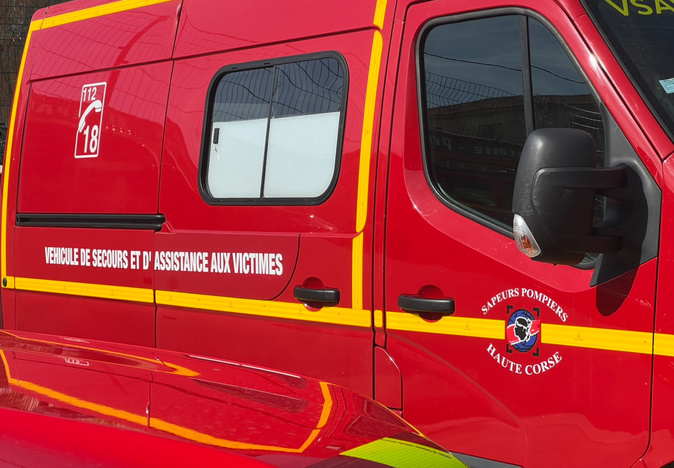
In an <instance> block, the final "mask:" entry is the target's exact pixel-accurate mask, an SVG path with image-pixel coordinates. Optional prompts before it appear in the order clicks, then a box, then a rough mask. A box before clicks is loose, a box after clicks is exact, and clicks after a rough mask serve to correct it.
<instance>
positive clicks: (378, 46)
mask: <svg viewBox="0 0 674 468" xmlns="http://www.w3.org/2000/svg"><path fill="white" fill-rule="evenodd" d="M387 3H388V0H377V6H376V7H375V13H374V20H373V24H374V26H375V27H377V28H378V30H377V31H375V32H374V36H373V38H372V52H371V55H370V68H369V70H368V76H367V88H366V91H365V107H364V108H363V133H362V135H361V140H360V164H359V167H358V192H357V198H356V238H355V239H354V242H353V253H352V258H353V263H352V280H351V281H352V289H351V297H352V304H351V306H352V307H353V308H355V309H360V308H362V307H363V239H362V234H363V229H365V223H366V221H367V205H368V196H369V193H370V163H371V160H372V141H373V133H374V114H375V108H376V105H377V90H378V88H379V74H380V72H381V58H382V50H383V44H384V41H383V39H382V35H381V32H380V31H379V30H381V29H382V28H383V26H384V18H385V15H386V6H387Z"/></svg>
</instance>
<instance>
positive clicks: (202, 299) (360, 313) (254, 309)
mask: <svg viewBox="0 0 674 468" xmlns="http://www.w3.org/2000/svg"><path fill="white" fill-rule="evenodd" d="M155 296H156V300H157V304H158V305H166V306H172V307H187V308H190V309H200V310H208V311H217V312H228V313H232V314H241V315H253V316H257V317H272V318H281V319H287V320H301V321H305V322H319V323H331V324H335V325H349V326H353V327H368V328H369V327H370V326H371V322H372V317H371V314H370V312H369V311H367V310H361V309H347V308H342V307H323V308H322V309H321V310H318V311H311V310H308V309H307V308H306V307H304V305H303V304H300V303H288V302H277V301H261V300H254V299H239V298H233V297H221V296H208V295H204V294H192V293H183V292H174V291H156V292H155Z"/></svg>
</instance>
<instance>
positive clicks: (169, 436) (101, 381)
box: [0, 331, 494, 468]
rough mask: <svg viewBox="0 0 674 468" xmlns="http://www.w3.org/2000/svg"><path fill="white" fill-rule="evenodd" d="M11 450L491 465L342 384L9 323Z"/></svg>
mask: <svg viewBox="0 0 674 468" xmlns="http://www.w3.org/2000/svg"><path fill="white" fill-rule="evenodd" d="M0 450H2V457H1V458H0V466H2V467H8V468H9V467H17V466H30V467H41V466H58V467H62V466H63V467H65V466H67V467H72V468H80V467H82V468H84V467H148V466H150V467H151V466H162V467H184V466H227V467H230V466H231V467H237V468H239V467H241V468H244V467H246V468H248V467H250V468H258V467H259V468H262V467H267V468H269V467H284V466H285V467H287V466H291V467H309V466H311V467H338V466H349V467H363V468H368V467H373V466H378V467H382V466H397V467H414V466H437V467H445V468H459V467H463V468H466V467H468V466H484V464H485V463H487V464H488V463H489V462H488V461H484V460H482V461H480V460H473V459H470V458H468V459H466V462H467V463H469V464H464V463H463V462H462V461H461V460H459V459H457V458H456V457H454V456H453V455H452V454H450V453H449V452H447V451H445V450H442V449H441V448H440V447H438V446H437V445H436V444H434V443H433V442H431V441H430V440H428V439H426V438H424V437H423V436H421V434H419V432H418V431H416V430H415V429H414V428H412V427H411V426H410V425H409V424H407V423H405V422H404V421H403V420H402V419H400V418H399V417H398V416H396V415H395V414H393V413H391V412H390V411H388V410H387V409H386V408H384V407H383V406H381V405H379V404H377V403H376V402H374V401H372V400H370V399H368V398H366V397H364V396H363V395H359V394H357V393H354V392H352V391H350V390H348V389H346V388H344V387H340V386H338V385H333V384H329V383H326V382H322V381H318V380H314V379H311V378H307V377H303V376H299V375H296V374H290V373H287V372H282V371H277V370H273V369H265V368H261V367H256V366H250V365H246V364H242V363H238V362H231V361H223V360H220V359H214V358H210V357H204V356H196V355H189V354H184V353H176V352H172V351H166V350H154V349H147V348H141V347H138V346H131V345H124V344H118V343H102V342H96V341H92V340H85V339H82V338H72V337H62V336H52V335H42V334H35V333H26V332H14V331H13V332H7V331H0ZM488 466H489V465H488ZM491 466H494V465H491Z"/></svg>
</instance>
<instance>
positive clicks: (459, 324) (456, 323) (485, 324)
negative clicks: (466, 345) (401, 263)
mask: <svg viewBox="0 0 674 468" xmlns="http://www.w3.org/2000/svg"><path fill="white" fill-rule="evenodd" d="M386 328H387V329H390V330H401V331H402V330H404V331H413V332H421V333H433V334H436V335H457V336H471V337H475V338H491V339H495V340H499V339H500V340H504V339H505V322H504V321H503V320H490V319H475V318H468V317H455V316H452V317H442V318H441V319H440V320H438V321H435V322H428V321H426V320H424V319H422V318H421V317H419V316H418V315H416V314H408V313H406V312H387V314H386Z"/></svg>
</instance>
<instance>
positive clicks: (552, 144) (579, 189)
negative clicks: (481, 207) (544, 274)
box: [513, 128, 627, 265]
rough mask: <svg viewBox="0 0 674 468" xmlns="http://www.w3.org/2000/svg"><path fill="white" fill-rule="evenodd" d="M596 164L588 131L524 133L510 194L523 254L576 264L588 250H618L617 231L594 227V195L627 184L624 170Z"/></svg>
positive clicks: (517, 234) (515, 225)
mask: <svg viewBox="0 0 674 468" xmlns="http://www.w3.org/2000/svg"><path fill="white" fill-rule="evenodd" d="M596 166H597V164H596V147H595V142H594V140H593V139H592V137H591V136H590V134H588V133H587V132H584V131H582V130H576V129H570V128H547V129H540V130H535V131H533V132H532V133H531V134H530V135H529V138H527V141H526V143H525V145H524V148H523V150H522V156H521V158H520V162H519V167H518V169H517V176H516V178H515V190H514V196H513V212H514V214H515V218H514V222H513V228H514V234H515V240H516V242H517V245H518V247H519V249H520V250H521V251H522V252H523V253H525V254H526V255H528V256H529V257H531V258H532V259H533V260H536V261H539V262H545V263H553V264H562V265H575V264H578V263H580V262H581V261H582V260H583V258H584V257H585V255H586V254H587V253H605V252H617V251H619V250H620V249H621V244H622V238H621V237H620V236H618V235H615V233H612V232H611V231H610V230H606V229H604V228H602V227H597V226H594V213H595V200H596V195H597V194H607V193H610V192H609V191H610V190H611V189H619V188H621V187H624V186H626V184H627V174H626V171H625V169H624V168H623V167H612V168H600V169H598V168H597V167H596ZM609 232H611V233H610V234H608V233H609Z"/></svg>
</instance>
